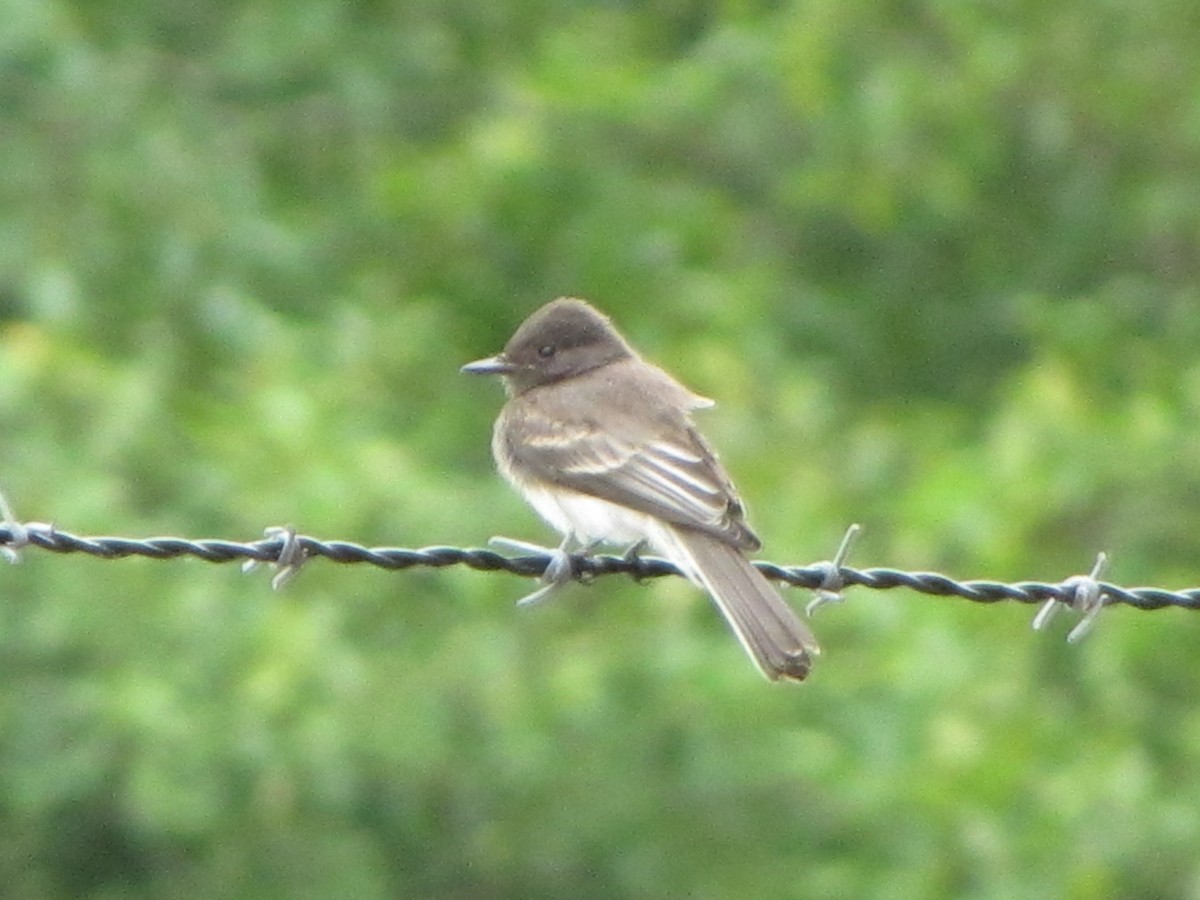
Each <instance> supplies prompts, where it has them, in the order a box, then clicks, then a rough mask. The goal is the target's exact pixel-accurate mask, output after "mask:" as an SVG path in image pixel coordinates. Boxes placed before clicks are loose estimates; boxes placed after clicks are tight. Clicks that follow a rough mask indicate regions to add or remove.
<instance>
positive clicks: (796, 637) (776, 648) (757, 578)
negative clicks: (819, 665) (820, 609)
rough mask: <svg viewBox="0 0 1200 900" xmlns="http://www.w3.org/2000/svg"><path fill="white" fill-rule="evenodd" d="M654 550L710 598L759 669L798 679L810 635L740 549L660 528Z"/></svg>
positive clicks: (813, 649) (810, 648) (810, 653)
mask: <svg viewBox="0 0 1200 900" xmlns="http://www.w3.org/2000/svg"><path fill="white" fill-rule="evenodd" d="M661 532H662V533H661V534H658V535H655V537H656V538H658V539H657V540H653V541H652V543H654V544H656V545H657V547H658V549H659V551H660V552H661V553H663V554H665V555H666V556H668V557H669V558H670V559H671V561H672V562H673V563H675V565H677V566H678V567H679V568H680V569H682V570H683V572H684V574H686V575H687V576H688V578H690V579H691V580H692V581H694V582H696V583H697V584H698V585H700V586H701V587H703V588H704V590H706V591H707V592H708V595H709V596H710V597H712V599H713V602H714V603H716V604H717V608H718V609H720V610H721V614H722V615H723V616H725V619H726V621H728V622H729V625H730V627H731V628H733V631H734V633H735V634H736V635H737V637H738V640H739V641H741V643H742V646H743V647H745V648H746V652H747V653H748V654H750V657H751V659H753V660H754V663H755V665H757V666H758V668H759V671H761V672H762V673H763V675H765V676H766V677H767V678H769V679H770V680H771V681H778V680H779V679H781V678H790V679H793V680H795V681H803V680H804V678H805V676H807V675H808V670H809V669H810V668H811V666H812V661H813V657H815V656H817V655H818V654H819V653H820V652H821V648H820V646H819V645H818V644H817V639H816V638H815V637H813V633H812V632H811V631H809V629H808V626H806V625H805V624H804V623H803V622H801V621H800V619H799V618H798V617H797V615H796V613H795V611H794V610H793V609H792V607H791V606H789V605H788V604H787V603H786V602H784V599H783V598H782V597H781V596H780V595H779V592H778V591H777V590H775V588H774V587H772V586H771V584H770V582H768V581H767V579H766V578H764V577H763V575H762V573H761V572H759V571H758V569H756V568H754V566H752V565H751V564H750V561H749V560H748V559H746V557H745V556H743V555H742V552H741V551H740V550H739V549H738V548H737V547H734V546H732V545H731V544H727V543H725V542H724V541H722V540H721V539H720V538H717V537H715V536H713V535H710V534H706V533H704V532H702V531H694V530H692V529H686V528H676V527H672V526H669V525H667V526H664V527H663V528H662V529H661Z"/></svg>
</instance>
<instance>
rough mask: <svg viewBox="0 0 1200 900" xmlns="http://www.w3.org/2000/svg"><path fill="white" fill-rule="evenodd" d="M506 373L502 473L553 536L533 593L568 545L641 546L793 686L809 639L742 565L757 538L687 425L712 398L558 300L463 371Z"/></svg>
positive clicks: (564, 574)
mask: <svg viewBox="0 0 1200 900" xmlns="http://www.w3.org/2000/svg"><path fill="white" fill-rule="evenodd" d="M462 371H463V372H466V373H469V374H475V375H498V376H500V377H501V378H502V379H503V382H504V386H505V392H506V395H507V401H506V403H505V405H504V407H503V409H502V410H501V412H500V414H499V416H498V418H497V419H496V423H495V427H494V429H493V432H492V454H493V457H494V458H495V462H496V467H497V469H498V470H499V472H500V474H501V475H503V477H504V478H505V479H506V480H507V481H508V482H510V483H511V484H512V486H513V487H515V488H516V490H517V491H518V492H519V493H520V494H521V495H522V496H523V497H524V498H525V500H526V501H527V502H528V503H529V504H530V505H531V506H532V507H533V508H534V510H535V511H536V512H537V513H538V514H539V515H540V516H541V517H542V518H543V519H545V520H546V521H547V522H548V523H549V524H550V525H551V526H552V527H553V528H554V529H556V530H557V531H558V532H559V533H560V534H561V535H562V543H561V544H560V546H559V547H558V549H557V551H554V553H555V554H556V555H552V559H551V562H550V564H549V565H548V566H547V569H546V573H545V574H544V575H543V580H544V581H545V582H546V587H544V588H543V589H542V590H540V591H538V592H537V593H535V594H533V595H531V596H530V597H527V598H525V601H522V602H529V601H532V600H537V599H541V598H542V596H543V595H544V594H546V593H548V592H549V591H551V590H555V589H557V587H559V586H560V585H562V584H564V583H566V582H568V581H570V580H571V577H572V572H571V565H570V560H569V556H568V555H567V548H568V547H570V546H571V545H572V543H575V544H577V545H578V546H580V547H582V548H584V552H591V550H592V549H594V548H595V547H596V546H598V545H599V544H601V543H607V544H618V545H620V544H630V545H632V548H633V549H632V551H631V552H634V553H636V552H637V549H638V548H640V547H642V546H645V545H647V544H648V545H649V546H650V547H651V548H653V549H654V550H655V551H656V552H657V553H659V554H661V555H662V556H664V557H666V558H667V559H668V560H670V561H671V562H672V563H674V565H675V566H676V567H677V568H678V569H679V570H680V571H681V572H682V573H683V574H684V575H685V576H687V578H688V579H690V580H691V581H692V582H693V583H695V584H696V585H698V586H699V587H701V588H702V589H703V590H704V591H705V592H707V594H708V595H709V596H710V597H711V598H712V600H713V602H714V603H715V604H716V606H717V608H718V609H719V610H720V612H721V613H722V615H723V616H724V617H725V619H726V621H727V622H728V623H729V625H730V627H731V628H732V630H733V632H734V634H735V635H736V636H737V638H738V640H739V641H740V642H741V644H742V646H743V647H744V648H745V650H746V652H747V654H748V655H749V656H750V658H751V659H752V660H753V662H754V663H755V665H756V666H757V667H758V669H759V671H760V672H761V673H762V674H763V675H764V676H766V678H767V679H769V680H771V681H781V680H784V681H803V680H804V679H805V677H806V676H807V675H808V674H809V670H810V668H811V666H812V663H813V659H814V658H815V657H816V656H817V655H818V654H819V653H820V647H819V645H818V643H817V640H816V638H815V637H814V636H813V634H812V632H811V631H810V630H809V628H808V627H807V626H806V625H805V624H804V623H803V622H801V621H800V619H799V617H798V616H797V614H796V612H795V610H793V609H792V607H791V606H790V605H789V604H788V603H787V602H785V601H784V599H783V598H782V596H780V594H779V592H778V591H777V590H776V589H775V588H774V587H773V586H772V585H771V584H770V582H768V581H767V579H766V578H765V577H764V576H763V575H762V573H761V572H759V571H758V570H757V569H756V568H755V567H754V566H753V565H752V564H751V562H750V561H749V559H748V557H747V554H748V553H753V552H756V551H758V550H759V549H760V548H761V546H762V544H761V541H760V540H759V538H758V536H757V535H756V534H755V533H754V532H753V531H752V530H751V529H750V527H749V525H747V524H746V510H745V506H744V505H743V503H742V500H741V498H740V497H739V496H738V493H737V490H736V489H735V488H734V486H733V483H732V481H731V480H730V478H729V475H728V474H727V473H726V471H725V468H724V466H723V465H722V464H721V461H720V459H719V458H718V456H717V454H716V452H715V451H714V450H713V448H712V447H711V446H710V445H709V443H708V441H707V440H705V438H704V437H703V436H702V435H701V434H700V432H699V431H698V430H697V428H696V426H695V424H694V422H693V421H692V413H693V412H694V411H695V410H699V409H704V408H707V407H711V406H713V405H714V403H713V401H712V400H709V399H707V398H705V397H702V396H700V395H698V394H695V393H693V392H692V391H690V390H689V389H687V388H686V387H684V386H683V385H682V384H680V383H679V382H678V381H676V380H675V379H674V378H673V377H671V376H670V375H669V374H667V373H666V372H665V371H663V370H662V369H661V368H659V367H658V366H655V365H653V364H652V363H649V362H647V361H646V360H644V359H642V357H641V356H639V355H638V354H637V352H636V351H634V349H633V348H632V347H631V346H630V344H629V343H628V341H626V340H625V338H624V337H622V335H621V334H620V332H618V331H617V329H616V327H615V326H614V325H613V324H612V322H611V320H610V319H609V318H608V317H607V316H605V315H604V314H603V313H601V312H600V311H599V310H597V309H596V308H595V307H593V306H591V305H590V304H589V303H587V302H586V301H584V300H580V299H576V298H572V297H563V298H559V299H557V300H553V301H551V302H549V303H547V304H545V305H544V306H542V307H541V308H539V309H537V310H536V311H535V312H533V313H532V314H531V315H530V316H529V317H528V318H527V319H525V321H524V322H522V323H521V325H520V326H519V327H518V328H517V330H516V331H515V332H514V333H513V335H512V337H511V338H510V339H509V340H508V342H507V343H506V344H505V346H504V349H503V351H501V352H500V353H498V354H496V355H495V356H490V357H487V358H486V359H480V360H476V361H475V362H471V363H468V364H467V365H465V366H463V367H462Z"/></svg>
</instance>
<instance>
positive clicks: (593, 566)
mask: <svg viewBox="0 0 1200 900" xmlns="http://www.w3.org/2000/svg"><path fill="white" fill-rule="evenodd" d="M27 547H37V548H39V549H42V550H47V551H50V552H52V553H83V554H86V555H88V556H94V557H98V558H100V559H124V558H126V557H130V556H142V557H147V558H149V559H175V558H178V557H187V556H191V557H196V558H198V559H202V560H204V561H206V562H212V563H224V562H236V561H242V562H243V563H247V564H254V563H270V564H273V565H277V566H280V567H282V568H283V569H285V570H286V572H288V573H290V574H295V572H296V571H297V570H298V569H299V567H300V565H301V564H303V563H305V562H307V561H308V560H311V559H314V558H322V559H328V560H330V561H332V562H337V563H345V564H350V563H361V564H367V565H372V566H378V567H379V568H383V569H409V568H415V567H432V568H442V567H446V566H459V565H461V566H466V567H467V568H470V569H475V570H477V571H483V572H510V573H512V574H514V575H522V576H526V577H538V576H540V575H541V574H542V573H543V572H544V571H545V569H546V566H547V565H548V564H549V563H550V560H551V559H552V558H553V556H552V553H551V551H549V550H547V551H546V552H545V553H528V554H522V555H518V556H505V555H502V554H500V553H497V552H495V551H493V550H486V549H473V548H460V547H442V546H435V547H423V548H421V549H415V550H414V549H406V548H402V547H364V546H362V545H361V544H356V543H353V542H350V541H323V540H320V539H318V538H315V537H311V536H309V535H302V534H296V533H295V532H294V531H291V530H290V529H281V528H277V529H268V537H266V538H264V539H262V540H258V541H250V542H240V541H229V540H220V539H199V540H193V539H188V538H181V537H151V538H140V539H139V538H127V537H114V536H96V537H85V536H80V535H76V534H72V533H70V532H68V531H62V530H60V529H58V528H56V527H54V526H53V525H47V524H45V523H39V522H34V523H25V524H14V523H12V522H9V523H7V524H5V525H0V549H2V550H4V551H5V553H6V555H8V556H9V558H11V559H14V560H15V557H16V553H17V551H19V550H21V549H23V548H27ZM571 563H572V568H573V571H574V573H575V577H576V579H577V580H581V581H587V580H591V579H594V578H598V577H601V576H605V575H617V574H626V575H630V576H632V577H633V578H635V579H638V580H641V579H646V578H661V577H663V576H667V575H680V574H681V573H680V572H679V570H678V569H677V568H676V567H675V566H674V565H673V564H672V563H670V562H668V561H667V560H665V559H660V558H657V557H645V556H636V555H626V556H610V555H581V554H573V555H572V556H571ZM754 565H755V566H757V567H758V569H759V570H760V571H761V572H762V573H763V574H764V575H765V576H766V577H767V578H770V579H774V580H776V581H782V582H784V583H786V584H790V585H793V586H795V587H800V588H807V589H809V590H814V591H822V590H829V589H830V588H832V590H833V592H834V593H836V592H838V591H840V590H841V589H843V588H847V587H863V588H868V589H870V590H890V589H892V588H908V589H909V590H912V591H916V592H918V593H921V594H928V595H931V596H936V597H959V598H962V599H964V600H970V601H973V602H976V603H996V602H999V601H1004V600H1009V601H1015V602H1018V603H1030V604H1037V603H1042V604H1045V603H1047V602H1052V601H1057V602H1059V603H1062V604H1064V605H1066V606H1073V607H1076V608H1078V607H1079V606H1080V598H1081V588H1080V582H1081V581H1082V582H1085V583H1086V584H1087V585H1088V587H1089V589H1090V590H1091V591H1092V594H1093V596H1092V598H1091V600H1089V601H1088V602H1087V603H1085V604H1083V605H1084V606H1086V607H1089V608H1090V607H1095V608H1096V609H1098V608H1099V606H1102V605H1107V604H1122V605H1125V606H1130V607H1133V608H1134V609H1141V610H1152V609H1164V608H1181V609H1200V588H1189V589H1187V590H1181V591H1170V590H1164V589H1162V588H1156V587H1135V588H1126V587H1122V586H1120V585H1117V584H1113V583H1111V582H1107V581H1098V580H1096V579H1095V578H1094V577H1088V576H1073V577H1072V578H1069V579H1067V580H1066V581H1064V582H1062V583H1058V584H1054V583H1047V582H1041V581H1021V582H1016V583H1011V584H1006V583H1003V582H998V581H958V580H956V579H954V578H951V577H950V576H948V575H943V574H940V573H938V572H904V571H901V570H898V569H890V568H882V567H876V568H869V569H856V568H853V567H851V566H846V565H840V564H839V565H834V564H832V563H829V562H821V563H814V564H812V565H808V566H784V565H779V564H777V563H772V562H762V561H758V562H755V563H754ZM285 580H287V579H286V578H284V579H279V582H280V583H282V582H283V581H285ZM1097 601H1098V602H1097ZM1085 612H1086V610H1085Z"/></svg>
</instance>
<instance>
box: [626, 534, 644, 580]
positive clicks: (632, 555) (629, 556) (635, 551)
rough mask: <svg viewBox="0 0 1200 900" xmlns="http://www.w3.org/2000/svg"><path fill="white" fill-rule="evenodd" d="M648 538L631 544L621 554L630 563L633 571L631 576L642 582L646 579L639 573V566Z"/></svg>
mask: <svg viewBox="0 0 1200 900" xmlns="http://www.w3.org/2000/svg"><path fill="white" fill-rule="evenodd" d="M646 543H647V542H646V539H645V538H641V539H639V540H636V541H634V542H633V543H632V544H630V545H629V548H628V549H627V550H626V551H625V552H624V553H622V554H621V559H623V560H625V562H626V563H628V564H629V566H630V569H631V571H630V572H629V577H630V578H632V579H633V580H634V581H636V582H637V583H638V584H641V583H642V582H644V581H645V580H646V579H645V578H643V577H642V576H641V575H639V574H638V573H637V566H638V564H639V563H640V562H641V561H642V551H643V550H645V549H646Z"/></svg>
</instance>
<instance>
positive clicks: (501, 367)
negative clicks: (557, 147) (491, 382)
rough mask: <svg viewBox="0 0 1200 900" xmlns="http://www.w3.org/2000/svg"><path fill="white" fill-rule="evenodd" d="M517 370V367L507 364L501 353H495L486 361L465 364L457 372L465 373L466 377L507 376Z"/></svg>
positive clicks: (479, 360) (506, 358)
mask: <svg viewBox="0 0 1200 900" xmlns="http://www.w3.org/2000/svg"><path fill="white" fill-rule="evenodd" d="M517 369H518V366H515V365H513V364H512V363H511V362H509V361H508V357H506V356H505V355H504V354H503V353H497V354H496V355H495V356H489V357H488V358H487V359H477V360H475V362H470V363H467V364H466V365H465V366H463V367H462V368H461V369H460V370H459V371H460V372H466V373H467V374H468V375H508V374H509V373H510V372H515V371H516V370H517Z"/></svg>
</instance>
